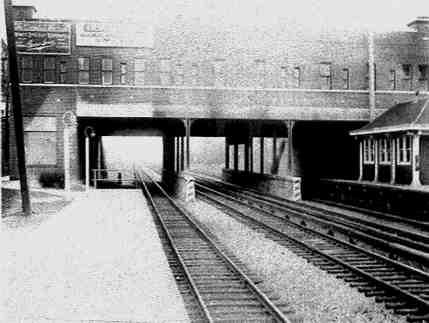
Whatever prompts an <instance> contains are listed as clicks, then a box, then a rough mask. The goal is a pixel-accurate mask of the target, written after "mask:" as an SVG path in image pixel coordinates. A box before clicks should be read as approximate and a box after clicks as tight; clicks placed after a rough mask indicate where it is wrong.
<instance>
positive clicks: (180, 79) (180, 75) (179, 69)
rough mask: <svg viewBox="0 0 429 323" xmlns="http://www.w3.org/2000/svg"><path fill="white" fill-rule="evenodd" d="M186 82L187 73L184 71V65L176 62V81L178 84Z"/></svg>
mask: <svg viewBox="0 0 429 323" xmlns="http://www.w3.org/2000/svg"><path fill="white" fill-rule="evenodd" d="M184 82H185V74H184V71H183V65H182V64H180V63H178V64H176V75H175V77H174V83H175V84H176V85H183V83H184Z"/></svg>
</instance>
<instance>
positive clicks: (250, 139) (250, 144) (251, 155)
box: [249, 137, 253, 173]
mask: <svg viewBox="0 0 429 323" xmlns="http://www.w3.org/2000/svg"><path fill="white" fill-rule="evenodd" d="M249 149H250V172H251V173H253V137H250V138H249Z"/></svg>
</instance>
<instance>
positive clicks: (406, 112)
mask: <svg viewBox="0 0 429 323" xmlns="http://www.w3.org/2000/svg"><path fill="white" fill-rule="evenodd" d="M404 131H410V132H429V98H425V99H415V100H412V101H407V102H402V103H398V104H396V105H394V106H393V107H391V108H390V109H388V110H387V111H386V112H384V113H382V114H381V115H380V116H378V117H377V118H375V119H374V120H373V121H372V122H370V123H368V124H367V125H365V126H363V127H362V128H360V129H357V130H353V131H350V135H352V136H365V135H375V134H388V133H397V132H404Z"/></svg>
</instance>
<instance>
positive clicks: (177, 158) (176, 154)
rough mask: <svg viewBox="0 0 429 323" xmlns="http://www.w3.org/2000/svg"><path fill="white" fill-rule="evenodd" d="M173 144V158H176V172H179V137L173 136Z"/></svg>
mask: <svg viewBox="0 0 429 323" xmlns="http://www.w3.org/2000/svg"><path fill="white" fill-rule="evenodd" d="M174 140H175V145H176V151H175V152H174V153H175V159H176V168H175V170H176V172H177V173H179V172H180V139H179V137H174Z"/></svg>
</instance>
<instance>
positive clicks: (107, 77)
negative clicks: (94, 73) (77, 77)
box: [101, 58, 113, 84]
mask: <svg viewBox="0 0 429 323" xmlns="http://www.w3.org/2000/svg"><path fill="white" fill-rule="evenodd" d="M101 83H102V84H112V83H113V60H112V59H111V58H103V59H102V60H101Z"/></svg>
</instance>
